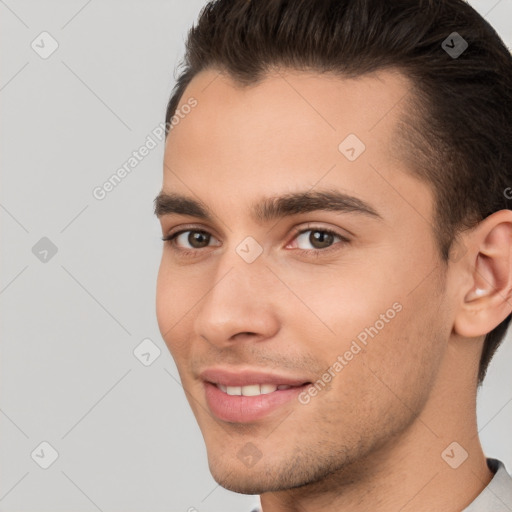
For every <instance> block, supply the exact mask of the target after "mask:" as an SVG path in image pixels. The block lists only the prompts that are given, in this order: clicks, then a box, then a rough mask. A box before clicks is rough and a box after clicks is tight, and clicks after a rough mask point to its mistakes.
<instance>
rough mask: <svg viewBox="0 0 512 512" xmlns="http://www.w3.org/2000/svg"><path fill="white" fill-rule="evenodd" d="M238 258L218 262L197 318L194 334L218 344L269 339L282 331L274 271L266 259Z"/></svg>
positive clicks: (225, 344)
mask: <svg viewBox="0 0 512 512" xmlns="http://www.w3.org/2000/svg"><path fill="white" fill-rule="evenodd" d="M235 258H239V257H238V255H235ZM235 258H230V260H229V261H230V263H229V264H227V265H222V268H221V266H220V265H219V267H218V269H217V270H218V271H217V272H216V274H215V276H214V281H212V284H211V289H210V291H209V292H208V293H207V294H206V296H205V297H204V298H203V300H202V301H201V302H200V304H198V308H197V310H196V317H195V319H194V329H195V334H196V335H197V336H200V337H202V338H204V339H206V340H207V341H209V342H210V343H211V344H214V345H216V346H217V347H219V348H223V347H226V346H228V345H230V344H232V343H234V342H237V341H241V340H242V339H248V338H249V339H253V340H257V341H260V340H264V339H268V338H271V337H273V336H274V335H275V334H276V333H277V332H278V331H279V320H278V311H279V308H278V303H277V302H278V295H279V293H278V292H277V293H273V292H272V290H273V288H272V287H275V286H276V280H275V278H274V279H272V277H273V275H272V272H270V270H269V269H267V268H266V266H265V265H264V264H263V263H260V262H258V263H256V262H254V263H251V264H248V263H246V262H245V261H243V260H241V259H240V261H236V259H235ZM226 263H227V262H226Z"/></svg>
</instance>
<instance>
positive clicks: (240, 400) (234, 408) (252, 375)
mask: <svg viewBox="0 0 512 512" xmlns="http://www.w3.org/2000/svg"><path fill="white" fill-rule="evenodd" d="M200 376H201V378H202V379H203V386H204V392H205V396H206V402H207V404H208V408H209V409H210V411H211V412H212V414H213V415H214V416H215V417H217V418H218V419H220V420H223V421H227V422H230V423H250V422H254V421H257V420H260V419H262V418H264V417H266V416H268V415H269V414H271V413H272V412H274V411H276V410H278V409H279V408H281V407H283V406H285V405H287V404H289V403H290V402H293V401H295V403H298V400H297V396H298V395H299V394H300V393H301V392H302V391H304V390H305V389H306V388H307V387H308V386H309V385H310V384H311V382H310V381H308V380H307V379H301V378H296V377H287V376H284V375H276V374H272V373H268V372H260V371H257V370H249V369H245V370H240V371H237V372H235V371H233V370H226V369H221V368H209V369H207V370H205V371H203V372H201V374H200ZM217 384H220V385H223V386H247V385H250V384H260V385H261V384H274V385H275V386H279V385H287V386H293V387H291V388H289V389H280V390H279V389H278V390H276V391H274V392H272V393H267V394H263V395H257V396H243V395H228V394H227V393H225V392H224V391H221V390H220V389H219V388H218V387H217Z"/></svg>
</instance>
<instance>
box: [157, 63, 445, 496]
mask: <svg viewBox="0 0 512 512" xmlns="http://www.w3.org/2000/svg"><path fill="white" fill-rule="evenodd" d="M409 87H410V85H409V83H408V82H407V80H405V78H403V76H401V75H399V74H398V73H391V72H380V73H379V74H378V76H377V75H367V76H364V77H361V78H358V79H356V80H348V79H342V78H339V77H337V78H335V77H332V76H331V77H328V76H327V75H324V76H320V75H314V74H306V73H299V72H293V73H292V72H290V71H287V72H283V74H282V76H278V75H275V76H273V77H268V78H266V79H265V80H264V81H263V82H261V83H260V84H258V85H257V86H252V87H250V88H246V89H243V88H239V87H237V86H236V85H235V84H234V83H233V82H231V81H230V80H229V79H228V78H226V77H224V76H222V75H218V73H217V72H216V71H212V70H208V71H203V72H202V73H201V74H199V75H197V76H196V77H195V78H194V79H193V81H192V82H191V84H190V85H189V87H188V88H187V89H186V91H185V94H184V95H183V98H182V99H181V102H180V105H179V106H178V111H180V108H181V106H183V105H184V104H185V103H187V101H188V100H189V99H190V97H193V98H195V99H196V100H197V105H196V106H195V107H194V108H193V109H184V111H186V112H188V111H189V110H190V112H189V113H188V114H187V115H185V116H183V119H181V120H180V121H179V123H177V124H176V125H175V127H174V128H173V129H172V130H171V132H170V134H169V136H168V139H167V143H166V152H165V168H164V180H163V187H162V190H163V192H164V193H167V194H171V193H172V194H178V195H180V196H185V197H186V198H188V199H191V200H193V201H198V202H200V203H201V204H202V206H203V208H204V209H205V210H206V211H207V212H208V213H209V214H210V217H211V218H209V219H206V218H203V217H201V216H198V215H189V214H185V213H183V212H184V211H185V210H179V209H178V210H179V211H181V212H182V213H167V214H162V215H161V216H160V220H161V224H162V233H163V235H164V236H166V235H168V234H169V233H170V234H174V233H177V232H180V231H181V232H184V233H182V234H180V235H178V236H177V237H176V238H175V239H174V241H173V242H165V244H164V249H163V255H162V261H161V267H160V272H159V276H158V286H157V317H158V323H159V327H160V331H161V333H162V336H163V338H164V339H165V341H166V343H167V345H168V347H169V350H170V351H171V353H172V356H173V358H174V360H175V362H176V365H177V368H178V371H179V374H180V377H181V381H182V384H183V387H184V389H185V391H186V396H187V398H188V400H189V402H190V406H191V407H192V410H193V412H194V414H195V417H196V419H197V421H198V423H199V427H200V428H201V431H202V434H203V436H204V439H205V442H206V448H207V452H208V460H209V466H210V470H211V472H212V475H213V477H214V478H215V479H216V480H217V481H218V482H219V483H220V484H221V485H223V486H224V487H226V488H229V489H232V490H235V491H237V492H242V493H247V494H261V493H263V492H265V491H271V490H278V489H286V488H292V487H295V486H299V485H303V484H306V483H312V482H317V481H320V480H322V479H325V478H326V477H327V476H328V475H332V474H335V472H338V473H340V472H342V471H343V470H346V469H347V468H348V466H349V464H352V468H354V464H353V463H354V461H357V463H358V464H365V463H366V464H367V465H369V466H370V465H371V460H372V455H374V454H376V453H377V450H378V449H380V448H384V447H385V446H386V443H387V442H389V441H391V440H392V439H393V442H395V441H396V439H397V435H398V436H399V435H400V434H402V433H404V432H405V431H406V429H407V428H408V427H409V426H410V425H411V424H413V423H414V421H415V418H416V416H417V415H418V414H419V413H420V412H421V410H422V408H423V407H424V405H425V403H426V401H427V399H428V396H429V392H430V390H431V389H432V386H433V384H434V381H435V377H436V372H437V370H438V368H439V365H440V362H441V361H442V359H443V355H444V351H445V349H446V347H447V342H448V338H449V336H450V332H451V327H452V325H451V323H450V320H449V318H448V316H447V313H446V311H447V310H449V308H446V307H443V306H444V305H445V304H444V301H445V292H444V284H445V283H444V269H443V266H442V265H441V264H440V260H439V256H438V249H437V246H436V243H435V240H434V237H433V234H432V233H433V228H432V222H433V220H432V219H433V214H434V212H433V196H432V194H431V192H430V189H429V188H428V187H427V185H426V184H424V183H422V182H420V181H418V180H417V179H415V178H413V177H412V176H411V175H410V174H409V173H408V172H407V167H406V165H405V164H404V163H403V160H402V159H401V158H400V156H399V155H398V154H397V153H396V151H395V150H394V149H393V148H394V147H395V142H396V140H395V139H394V137H395V135H394V130H395V127H396V123H397V120H398V119H399V116H400V115H401V114H400V104H401V102H403V101H405V100H404V96H405V94H406V93H407V92H408V88H409ZM350 134H355V136H356V137H357V138H358V139H359V141H362V143H363V144H364V145H365V149H364V151H362V149H363V147H362V146H361V142H359V141H358V140H357V139H356V138H354V137H353V136H351V137H349V139H348V140H347V141H346V142H344V143H343V144H341V143H342V142H343V141H344V140H345V139H346V138H347V137H348V136H349V135H350ZM340 144H341V146H340ZM326 192H329V193H339V194H345V195H346V196H351V197H352V198H357V200H359V201H355V200H354V199H351V200H350V201H349V202H348V203H347V204H346V206H345V208H342V209H341V210H340V209H334V204H335V203H334V199H333V198H331V200H330V201H326V200H323V199H322V196H321V195H319V196H318V197H317V199H318V198H319V199H320V200H319V201H318V202H317V203H316V207H315V205H314V204H313V205H311V198H313V199H314V194H321V193H326ZM299 193H300V194H309V198H308V197H307V196H304V197H303V201H301V200H298V201H297V200H296V201H295V202H294V203H293V204H292V205H290V204H288V206H291V207H290V208H282V209H280V210H279V209H278V211H277V212H274V213H276V215H273V216H269V215H267V217H270V218H265V217H266V216H265V215H260V217H262V218H260V219H258V218H257V217H256V216H255V213H257V212H259V213H260V214H264V213H267V214H268V213H270V212H271V210H272V208H269V207H270V206H272V204H273V203H272V202H270V203H269V204H267V207H268V208H261V207H260V208H259V209H258V208H256V207H253V205H258V204H260V203H261V202H262V201H263V200H264V199H267V201H268V199H269V198H278V197H280V196H290V195H291V194H299ZM324 197H325V196H324ZM164 203H165V202H164V201H162V205H164ZM274 204H275V202H274ZM329 206H332V207H333V209H332V210H329V209H328V207H329ZM175 207H176V203H174V205H171V204H170V203H169V204H166V208H167V211H168V212H171V211H175V210H176V208H175ZM326 207H327V209H325V208H326ZM308 210H309V211H308ZM162 211H164V209H162ZM189 213H193V212H189ZM187 230H188V231H187ZM325 230H328V231H327V233H326V232H325ZM299 232H301V233H299ZM330 232H332V234H330ZM187 251H188V252H187ZM336 363H337V364H336ZM280 383H281V384H283V385H286V384H288V385H291V384H293V386H294V387H291V388H289V389H276V390H275V391H272V390H273V389H274V388H275V386H276V385H279V384H280ZM216 384H219V385H220V387H223V386H229V389H227V388H224V389H225V390H226V391H228V392H229V393H234V395H231V394H228V393H226V392H225V391H223V390H222V389H219V386H217V385H216ZM258 384H259V385H263V386H262V387H257V386H254V385H258ZM301 384H304V385H302V386H301ZM242 385H245V386H244V387H242ZM295 386H297V387H295ZM261 392H263V394H259V395H258V393H261ZM239 393H242V394H243V395H248V396H238V395H239ZM254 394H256V395H257V396H250V395H254ZM340 474H341V473H340Z"/></svg>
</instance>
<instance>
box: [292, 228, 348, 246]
mask: <svg viewBox="0 0 512 512" xmlns="http://www.w3.org/2000/svg"><path fill="white" fill-rule="evenodd" d="M337 241H341V242H347V241H348V240H347V239H346V238H345V237H343V236H341V235H338V234H337V233H335V232H334V231H331V230H330V229H320V228H310V229H304V230H302V231H300V232H299V234H298V235H297V236H296V237H295V240H294V245H295V247H297V248H298V249H301V250H304V251H314V250H326V249H330V247H331V246H332V245H333V244H334V243H335V242H337ZM308 244H309V247H308V246H307V245H308ZM301 245H303V247H301ZM304 245H305V246H304Z"/></svg>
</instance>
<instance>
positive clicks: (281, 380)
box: [199, 368, 311, 386]
mask: <svg viewBox="0 0 512 512" xmlns="http://www.w3.org/2000/svg"><path fill="white" fill-rule="evenodd" d="M199 376H200V377H201V379H202V380H203V381H205V382H211V383H213V384H222V385H223V386H249V385H250V384H274V385H276V386H280V385H286V386H301V385H302V384H305V383H308V382H311V381H310V380H308V379H307V378H300V377H288V376H285V375H277V374H275V373H269V372H261V371H258V370H252V369H241V370H238V371H235V370H232V369H224V368H207V369H206V370H204V371H202V372H201V373H200V374H199Z"/></svg>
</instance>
